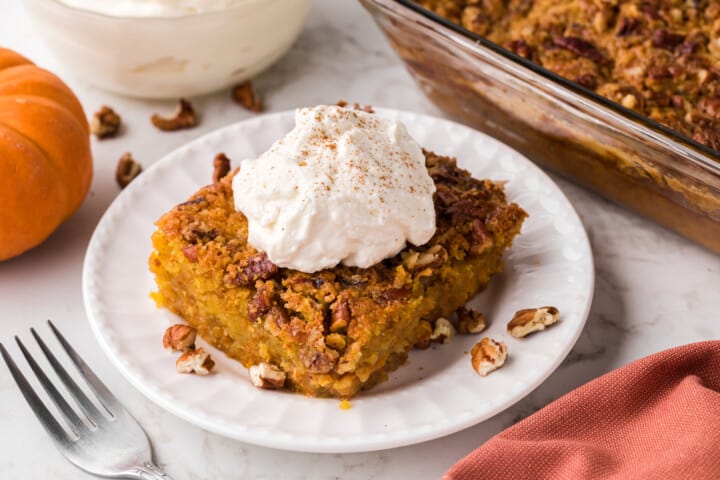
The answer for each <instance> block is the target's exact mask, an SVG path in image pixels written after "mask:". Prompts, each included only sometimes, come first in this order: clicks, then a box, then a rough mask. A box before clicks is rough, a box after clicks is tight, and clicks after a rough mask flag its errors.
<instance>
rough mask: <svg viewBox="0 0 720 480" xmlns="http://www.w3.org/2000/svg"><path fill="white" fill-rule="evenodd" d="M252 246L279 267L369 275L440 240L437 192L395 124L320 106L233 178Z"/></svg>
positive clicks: (304, 112) (417, 151)
mask: <svg viewBox="0 0 720 480" xmlns="http://www.w3.org/2000/svg"><path fill="white" fill-rule="evenodd" d="M232 186H233V195H234V201H235V208H236V209H237V210H238V211H240V212H242V213H243V214H244V215H245V216H246V217H247V220H248V243H250V245H252V246H253V247H255V248H257V249H258V250H261V251H264V252H266V253H267V255H268V258H269V259H270V260H271V261H272V262H273V263H275V264H276V265H278V266H280V267H285V268H292V269H295V270H300V271H303V272H308V273H311V272H315V271H317V270H322V269H325V268H331V267H334V266H336V265H338V264H340V263H343V264H345V265H348V266H357V267H361V268H366V267H369V266H371V265H374V264H376V263H378V262H380V261H382V260H383V259H385V258H389V257H392V256H394V255H396V254H397V253H398V252H400V250H402V249H403V248H404V247H405V245H406V244H407V243H408V242H409V243H411V244H413V245H422V244H424V243H426V242H427V241H429V240H430V238H431V237H432V236H433V234H434V233H435V208H434V204H433V193H434V192H435V184H434V182H433V181H432V178H430V175H429V174H428V172H427V168H426V167H425V156H424V155H423V152H422V149H421V147H420V145H418V143H417V142H416V141H415V140H414V139H413V138H412V137H411V136H410V135H409V134H408V132H407V129H406V128H405V126H404V125H403V124H402V123H400V122H397V121H393V120H388V119H383V118H381V117H380V116H378V115H376V114H371V113H366V112H363V111H358V110H352V109H347V108H342V107H338V106H318V107H314V108H303V109H299V110H297V111H296V113H295V128H294V129H293V130H292V131H291V132H290V133H288V134H287V135H286V136H285V137H284V138H282V139H280V140H278V141H277V142H275V144H273V145H272V146H271V147H270V149H269V150H268V151H266V152H265V153H263V154H262V155H260V156H259V157H258V158H256V159H251V160H245V161H243V162H242V165H241V168H240V171H239V172H238V173H237V174H236V175H235V177H234V178H233V184H232Z"/></svg>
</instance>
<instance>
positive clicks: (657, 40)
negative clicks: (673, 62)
mask: <svg viewBox="0 0 720 480" xmlns="http://www.w3.org/2000/svg"><path fill="white" fill-rule="evenodd" d="M684 40H685V35H681V34H679V33H672V32H670V31H669V30H666V29H664V28H659V29H657V30H655V31H654V32H653V35H652V45H653V47H658V48H665V49H667V50H672V49H673V48H675V47H677V46H678V45H680V44H681V43H683V41H684Z"/></svg>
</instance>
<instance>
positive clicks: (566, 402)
mask: <svg viewBox="0 0 720 480" xmlns="http://www.w3.org/2000/svg"><path fill="white" fill-rule="evenodd" d="M444 478H445V480H470V479H473V480H474V479H492V480H503V479H512V480H521V479H532V480H536V479H537V480H542V479H552V480H565V479H567V480H579V479H587V478H591V479H623V480H627V479H652V480H655V479H673V480H681V479H683V480H684V479H688V480H690V479H692V480H704V479H708V480H710V479H713V480H717V479H720V341H712V342H701V343H693V344H690V345H685V346H682V347H677V348H673V349H670V350H666V351H664V352H660V353H656V354H654V355H651V356H649V357H645V358H643V359H641V360H638V361H636V362H633V363H631V364H629V365H626V366H625V367H622V368H620V369H618V370H615V371H613V372H610V373H608V374H606V375H603V376H602V377H600V378H597V379H595V380H593V381H592V382H590V383H587V384H585V385H583V386H581V387H580V388H577V389H576V390H573V391H572V392H570V393H568V394H567V395H565V396H563V397H561V398H560V399H558V400H556V401H554V402H553V403H551V404H549V405H548V406H546V407H545V408H543V409H542V410H540V411H538V412H537V413H535V414H534V415H531V416H530V417H528V418H526V419H525V420H523V421H522V422H519V423H517V424H515V425H513V426H512V427H510V428H508V429H507V430H505V431H504V432H501V433H500V434H498V435H496V436H495V437H493V438H491V439H490V440H488V441H487V442H486V443H485V444H484V445H482V446H481V447H480V448H478V449H477V450H476V451H474V452H473V453H471V454H470V455H468V456H467V457H465V458H464V459H462V460H461V461H460V462H458V463H457V464H456V465H455V466H454V467H452V468H451V469H450V470H449V471H448V472H447V473H446V474H445V477H444Z"/></svg>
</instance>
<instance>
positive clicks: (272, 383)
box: [248, 363, 287, 390]
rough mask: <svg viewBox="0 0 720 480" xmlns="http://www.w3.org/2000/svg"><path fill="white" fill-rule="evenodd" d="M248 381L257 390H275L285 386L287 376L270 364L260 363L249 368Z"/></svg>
mask: <svg viewBox="0 0 720 480" xmlns="http://www.w3.org/2000/svg"><path fill="white" fill-rule="evenodd" d="M248 371H249V373H250V381H251V382H252V384H253V385H254V386H256V387H258V388H264V389H267V390H275V389H278V388H283V387H284V386H285V380H286V379H287V375H286V374H285V372H283V371H282V370H280V368H279V367H277V366H275V365H273V364H272V363H260V364H258V365H253V366H252V367H250V368H249V370H248Z"/></svg>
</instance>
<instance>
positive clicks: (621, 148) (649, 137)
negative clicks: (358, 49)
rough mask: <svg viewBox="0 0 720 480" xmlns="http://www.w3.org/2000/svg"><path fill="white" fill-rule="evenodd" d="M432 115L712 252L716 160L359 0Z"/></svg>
mask: <svg viewBox="0 0 720 480" xmlns="http://www.w3.org/2000/svg"><path fill="white" fill-rule="evenodd" d="M360 2H361V3H362V4H363V5H364V6H365V8H366V9H367V10H368V11H369V12H370V13H371V14H372V15H373V17H374V18H375V21H376V22H377V23H378V25H379V26H380V27H381V29H382V30H383V31H384V32H385V35H386V36H387V37H388V39H389V40H390V43H391V44H392V46H393V48H394V49H395V50H396V51H397V53H398V54H399V55H400V57H401V58H402V59H403V61H404V62H405V65H406V67H407V69H408V70H409V72H410V74H411V75H412V76H413V77H414V78H415V80H416V81H417V82H418V83H419V85H420V87H421V88H422V90H423V91H424V92H425V93H426V95H427V96H428V97H429V98H430V100H432V101H433V102H434V103H435V104H436V105H437V106H438V107H439V108H441V109H442V110H444V111H445V112H447V113H448V114H449V115H450V116H452V117H454V118H456V119H458V120H460V121H462V122H464V123H467V124H469V125H472V126H474V127H476V128H478V129H479V130H482V131H484V132H487V133H488V134H490V135H492V136H493V137H496V138H498V139H500V140H501V141H503V142H505V143H507V144H508V145H511V146H512V147H513V148H515V149H517V150H519V151H520V152H522V153H523V154H525V155H526V156H527V157H529V158H531V159H532V160H534V161H535V162H537V163H538V164H540V165H543V166H545V167H547V168H549V169H551V170H553V171H555V172H558V173H559V174H561V175H563V176H566V177H568V178H570V179H572V180H574V181H576V182H577V183H579V184H581V185H584V186H585V187H588V188H590V189H592V190H594V191H596V192H598V193H600V194H602V195H603V196H605V197H607V198H609V199H611V200H614V201H615V202H617V203H620V204H622V205H624V206H626V207H628V208H631V209H633V210H635V211H637V212H639V213H641V214H643V215H645V216H646V217H648V218H650V219H653V220H655V221H656V222H658V223H660V224H661V225H664V226H666V227H668V228H670V229H672V230H674V231H676V232H678V233H680V234H682V235H684V236H686V237H687V238H690V239H692V240H694V241H696V242H698V243H700V244H701V245H704V246H706V247H707V248H709V249H711V250H713V251H715V252H718V253H720V156H719V154H718V152H715V151H714V150H712V149H710V148H708V147H705V146H704V145H701V144H699V143H697V142H695V141H694V140H692V139H690V138H688V137H686V136H684V135H681V134H680V133H678V132H676V131H674V130H671V129H669V128H667V127H664V126H662V125H660V124H658V123H657V122H654V121H652V120H650V119H648V118H646V117H644V116H642V115H639V114H637V113H635V112H633V111H631V110H628V109H626V108H624V107H622V106H621V105H619V104H617V103H615V102H612V101H610V100H607V99H605V98H603V97H601V96H599V95H597V94H595V93H594V92H592V91H590V90H587V89H585V88H583V87H581V86H579V85H577V84H575V83H573V82H570V81H568V80H565V79H563V78H561V77H559V76H558V75H556V74H554V73H552V72H550V71H549V70H546V69H544V68H542V67H540V66H538V65H536V64H534V63H532V62H530V61H528V60H525V59H524V58H521V57H519V56H517V55H515V54H513V53H512V52H510V51H507V50H505V49H503V48H501V47H499V46H497V45H496V44H494V43H492V42H490V41H488V40H486V39H484V38H481V37H479V36H477V35H475V34H473V33H471V32H469V31H467V30H465V29H463V28H462V27H460V26H459V25H456V24H454V23H451V22H449V21H447V20H445V19H444V18H442V17H439V16H437V15H435V14H433V13H432V12H429V11H427V10H425V9H423V8H422V7H420V6H418V5H416V4H415V3H413V2H412V0H360Z"/></svg>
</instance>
